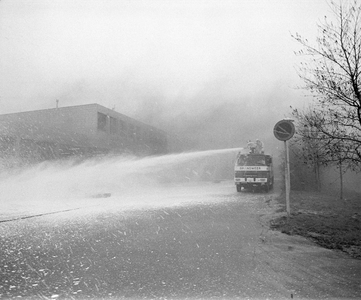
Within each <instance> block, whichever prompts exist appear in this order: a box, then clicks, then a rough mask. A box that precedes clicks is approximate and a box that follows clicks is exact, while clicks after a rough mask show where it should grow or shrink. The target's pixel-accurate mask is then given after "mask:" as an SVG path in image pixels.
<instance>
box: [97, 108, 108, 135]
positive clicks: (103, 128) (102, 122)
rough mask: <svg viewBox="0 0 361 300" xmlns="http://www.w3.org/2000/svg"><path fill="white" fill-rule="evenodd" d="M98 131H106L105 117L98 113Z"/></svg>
mask: <svg viewBox="0 0 361 300" xmlns="http://www.w3.org/2000/svg"><path fill="white" fill-rule="evenodd" d="M98 130H101V131H106V130H107V116H106V115H104V114H102V113H100V112H98Z"/></svg>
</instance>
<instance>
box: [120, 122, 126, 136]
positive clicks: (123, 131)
mask: <svg viewBox="0 0 361 300" xmlns="http://www.w3.org/2000/svg"><path fill="white" fill-rule="evenodd" d="M126 132H127V123H125V122H124V121H123V120H118V133H119V134H120V135H125V134H126Z"/></svg>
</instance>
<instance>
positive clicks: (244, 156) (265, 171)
mask: <svg viewBox="0 0 361 300" xmlns="http://www.w3.org/2000/svg"><path fill="white" fill-rule="evenodd" d="M247 148H248V150H247V152H246V153H242V152H239V153H238V155H237V160H236V163H235V167H234V182H235V184H236V188H237V192H241V191H242V190H243V189H245V190H252V191H256V190H264V191H266V192H268V191H269V190H271V189H272V188H273V182H274V176H273V163H272V156H271V155H268V154H264V150H263V143H262V142H261V141H259V140H256V142H255V143H254V142H250V141H249V142H248V144H247Z"/></svg>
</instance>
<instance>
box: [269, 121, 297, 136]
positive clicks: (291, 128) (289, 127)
mask: <svg viewBox="0 0 361 300" xmlns="http://www.w3.org/2000/svg"><path fill="white" fill-rule="evenodd" d="M273 134H274V135H275V137H276V139H278V140H280V141H287V140H289V139H290V138H291V137H293V135H294V134H295V125H293V123H292V122H291V121H289V120H281V121H278V122H277V123H276V125H275V127H274V128H273Z"/></svg>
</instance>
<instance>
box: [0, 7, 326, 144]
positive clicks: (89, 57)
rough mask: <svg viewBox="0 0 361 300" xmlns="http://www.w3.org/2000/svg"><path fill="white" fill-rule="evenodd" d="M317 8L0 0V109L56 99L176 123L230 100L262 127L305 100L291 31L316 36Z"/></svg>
mask: <svg viewBox="0 0 361 300" xmlns="http://www.w3.org/2000/svg"><path fill="white" fill-rule="evenodd" d="M326 14H328V15H329V7H328V4H327V2H326V1H324V0H292V1H291V0H252V1H251V0H237V1H236V0H235V1H227V0H219V1H212V0H207V1H201V0H189V1H187V0H179V1H178V0H172V1H166V0H159V1H158V0H147V1H137V0H127V1H126V0H113V1H112V0H33V1H28V0H2V1H1V2H0V113H9V112H18V111H26V110H35V109H44V108H52V107H55V103H56V99H58V100H59V101H60V102H59V104H60V106H70V105H79V104H87V103H99V104H101V105H104V106H106V107H108V108H114V107H115V109H116V111H118V112H121V113H124V114H127V115H129V116H133V117H137V118H139V119H141V120H143V121H145V122H149V123H152V124H153V125H157V126H160V127H162V126H163V127H164V126H168V125H169V124H172V125H173V127H176V126H177V124H178V125H179V126H182V125H181V124H182V122H181V120H182V119H184V120H186V121H187V122H190V120H195V119H198V121H199V120H202V118H203V117H206V116H208V117H209V116H210V115H214V113H215V112H217V110H219V109H222V107H223V108H224V107H227V108H228V109H229V108H232V107H235V108H237V109H236V111H238V110H239V111H240V113H241V112H243V114H242V119H243V121H242V122H243V123H240V124H241V125H242V126H243V127H244V126H249V125H247V124H250V123H251V122H252V121H253V122H254V121H255V120H257V118H259V119H260V120H262V123H263V125H264V126H265V127H267V126H268V127H272V126H273V125H274V124H275V123H276V122H277V121H278V120H279V119H280V118H283V117H284V116H285V115H287V114H289V109H288V108H289V105H290V104H292V105H298V106H302V105H303V104H302V103H304V101H305V99H304V97H303V94H302V91H300V90H297V89H295V87H296V86H297V85H300V84H301V82H300V81H299V79H298V77H297V74H296V72H295V69H294V67H295V65H296V64H297V62H298V61H299V58H297V57H296V56H295V55H294V53H293V51H295V50H297V49H299V46H298V45H297V43H296V42H295V41H293V40H292V38H291V33H295V32H298V33H300V34H302V35H303V36H305V37H307V38H308V39H309V40H311V41H312V40H315V38H316V33H317V29H316V24H317V22H319V21H322V19H323V17H324V15H326ZM226 111H227V110H226ZM224 114H226V115H227V112H224ZM232 117H234V116H232ZM173 120H176V121H175V122H173ZM221 123H224V122H223V120H222V122H221ZM233 123H234V122H233ZM233 123H232V122H231V124H230V125H229V126H235V124H233ZM236 123H237V122H236ZM240 124H238V123H237V124H236V125H240ZM183 126H185V125H184V124H183ZM199 126H200V125H199ZM173 129H174V130H177V129H176V128H173ZM180 131H181V130H180ZM251 138H252V137H251Z"/></svg>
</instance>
